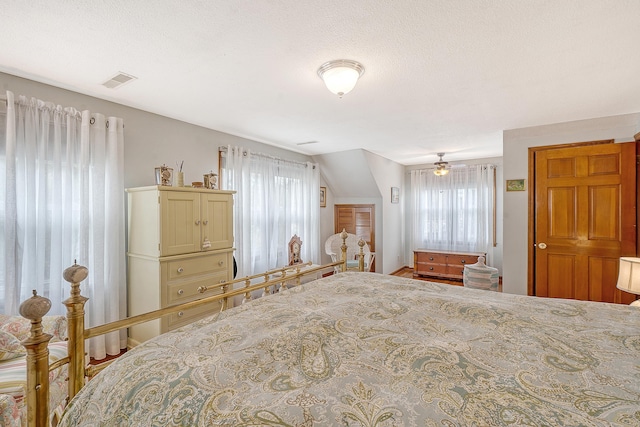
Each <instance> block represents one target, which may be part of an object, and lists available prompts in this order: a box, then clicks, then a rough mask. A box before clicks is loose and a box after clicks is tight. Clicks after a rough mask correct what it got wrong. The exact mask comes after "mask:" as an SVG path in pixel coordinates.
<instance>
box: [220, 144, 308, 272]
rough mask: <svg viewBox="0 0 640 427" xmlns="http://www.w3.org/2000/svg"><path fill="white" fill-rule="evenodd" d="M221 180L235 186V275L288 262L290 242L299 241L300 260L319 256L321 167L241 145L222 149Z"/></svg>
mask: <svg viewBox="0 0 640 427" xmlns="http://www.w3.org/2000/svg"><path fill="white" fill-rule="evenodd" d="M221 181H222V182H221V185H222V188H224V189H225V190H235V191H236V192H237V193H236V194H235V203H234V237H235V247H236V253H235V257H236V262H237V263H238V274H239V275H240V276H242V275H251V274H255V273H259V272H262V271H266V270H269V269H273V268H277V267H282V266H285V265H287V264H288V261H289V260H288V244H289V241H290V240H291V237H293V235H294V234H297V235H298V237H300V239H301V240H302V250H301V253H300V255H301V258H302V260H303V261H305V262H307V261H312V262H314V263H318V262H319V260H320V172H319V168H318V165H316V164H313V163H301V162H292V161H288V160H282V159H277V158H274V157H271V156H267V155H264V154H259V153H252V152H251V151H250V150H248V149H245V148H242V147H227V151H226V153H223V166H222V176H221Z"/></svg>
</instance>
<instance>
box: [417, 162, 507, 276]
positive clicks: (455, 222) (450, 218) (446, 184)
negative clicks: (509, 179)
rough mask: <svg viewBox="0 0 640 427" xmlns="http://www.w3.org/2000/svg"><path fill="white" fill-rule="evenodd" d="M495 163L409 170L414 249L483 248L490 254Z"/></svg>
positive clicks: (453, 249) (457, 249)
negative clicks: (439, 172)
mask: <svg viewBox="0 0 640 427" xmlns="http://www.w3.org/2000/svg"><path fill="white" fill-rule="evenodd" d="M494 171H495V166H494V165H488V164H485V165H472V166H464V167H456V168H452V169H450V172H449V174H448V175H444V176H437V175H435V174H434V173H433V170H432V169H421V170H412V171H411V208H410V209H411V211H412V213H413V215H412V224H411V227H412V233H411V235H412V236H413V249H419V248H428V249H438V250H451V251H464V252H486V253H487V262H488V263H489V264H490V263H491V260H492V257H493V233H494V230H493V228H494V221H493V216H494V202H493V201H494V197H495V195H494V192H495V190H494V188H495V186H494V180H495V173H494Z"/></svg>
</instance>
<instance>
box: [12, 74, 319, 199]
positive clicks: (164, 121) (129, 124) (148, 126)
mask: <svg viewBox="0 0 640 427" xmlns="http://www.w3.org/2000/svg"><path fill="white" fill-rule="evenodd" d="M0 88H2V92H3V93H4V92H5V91H6V90H10V91H11V92H13V93H14V95H16V96H18V95H25V96H27V97H34V98H38V99H41V100H43V101H51V102H54V103H56V104H60V105H62V106H64V107H74V108H76V109H78V110H81V111H82V110H91V111H93V112H97V113H102V114H104V115H106V116H116V117H121V118H122V119H123V120H124V135H125V153H124V157H125V165H124V184H125V187H140V186H145V185H154V184H155V177H154V168H155V167H156V166H160V165H162V164H163V163H164V164H166V165H167V166H170V167H174V168H175V167H176V166H175V165H176V162H180V161H182V160H184V168H183V170H184V173H185V175H184V181H185V184H189V183H191V182H192V181H202V175H203V174H205V173H208V172H210V171H213V172H217V171H218V147H220V146H226V145H238V146H243V147H248V148H250V149H252V150H257V151H260V152H262V153H266V154H271V155H274V156H280V157H283V158H287V159H290V160H299V161H303V162H306V161H311V158H310V157H309V156H305V155H303V154H299V153H295V152H293V151H289V150H284V149H281V148H278V147H274V146H270V145H267V144H262V143H259V142H255V141H251V140H248V139H245V138H241V137H237V136H233V135H229V134H226V133H222V132H218V131H215V130H211V129H206V128H203V127H200V126H195V125H192V124H189V123H185V122H182V121H179V120H173V119H169V118H167V117H163V116H159V115H157V114H152V113H148V112H146V111H142V110H138V109H135V108H131V107H126V106H124V105H120V104H116V103H113V102H109V101H105V100H102V99H98V98H93V97H90V96H86V95H82V94H79V93H76V92H71V91H68V90H64V89H60V88H57V87H53V86H49V85H45V84H42V83H38V82H35V81H32V80H27V79H23V78H20V77H16V76H12V75H10V74H5V73H0ZM123 197H124V193H123Z"/></svg>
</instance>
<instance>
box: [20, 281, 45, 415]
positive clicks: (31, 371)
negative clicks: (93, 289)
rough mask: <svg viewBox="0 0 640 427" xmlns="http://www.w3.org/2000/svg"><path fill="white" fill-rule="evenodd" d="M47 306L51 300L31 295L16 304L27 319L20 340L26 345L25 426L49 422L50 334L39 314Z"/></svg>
mask: <svg viewBox="0 0 640 427" xmlns="http://www.w3.org/2000/svg"><path fill="white" fill-rule="evenodd" d="M50 308H51V301H49V300H48V299H47V298H44V297H41V296H38V294H37V293H36V291H35V290H34V291H33V296H32V297H31V298H29V299H28V300H26V301H24V302H23V303H22V304H20V314H21V315H22V317H24V318H26V319H29V320H31V331H30V333H29V338H27V339H26V340H24V341H22V345H23V346H24V347H25V348H26V349H27V399H26V405H27V426H28V427H47V426H48V425H49V421H48V419H49V347H48V345H49V340H51V335H49V334H45V333H44V332H42V317H43V316H44V315H45V314H47V312H48V311H49V309H50Z"/></svg>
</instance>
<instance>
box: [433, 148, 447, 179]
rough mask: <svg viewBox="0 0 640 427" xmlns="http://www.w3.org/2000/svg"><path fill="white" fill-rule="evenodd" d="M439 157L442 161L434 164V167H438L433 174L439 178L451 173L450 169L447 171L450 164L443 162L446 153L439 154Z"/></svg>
mask: <svg viewBox="0 0 640 427" xmlns="http://www.w3.org/2000/svg"><path fill="white" fill-rule="evenodd" d="M438 156H439V157H440V160H439V161H437V162H435V163H434V164H433V166H435V167H436V169H435V170H434V171H433V173H434V174H435V175H438V176H443V175H446V174H448V173H449V169H447V165H448V164H449V162H445V161H443V160H442V156H444V153H438Z"/></svg>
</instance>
